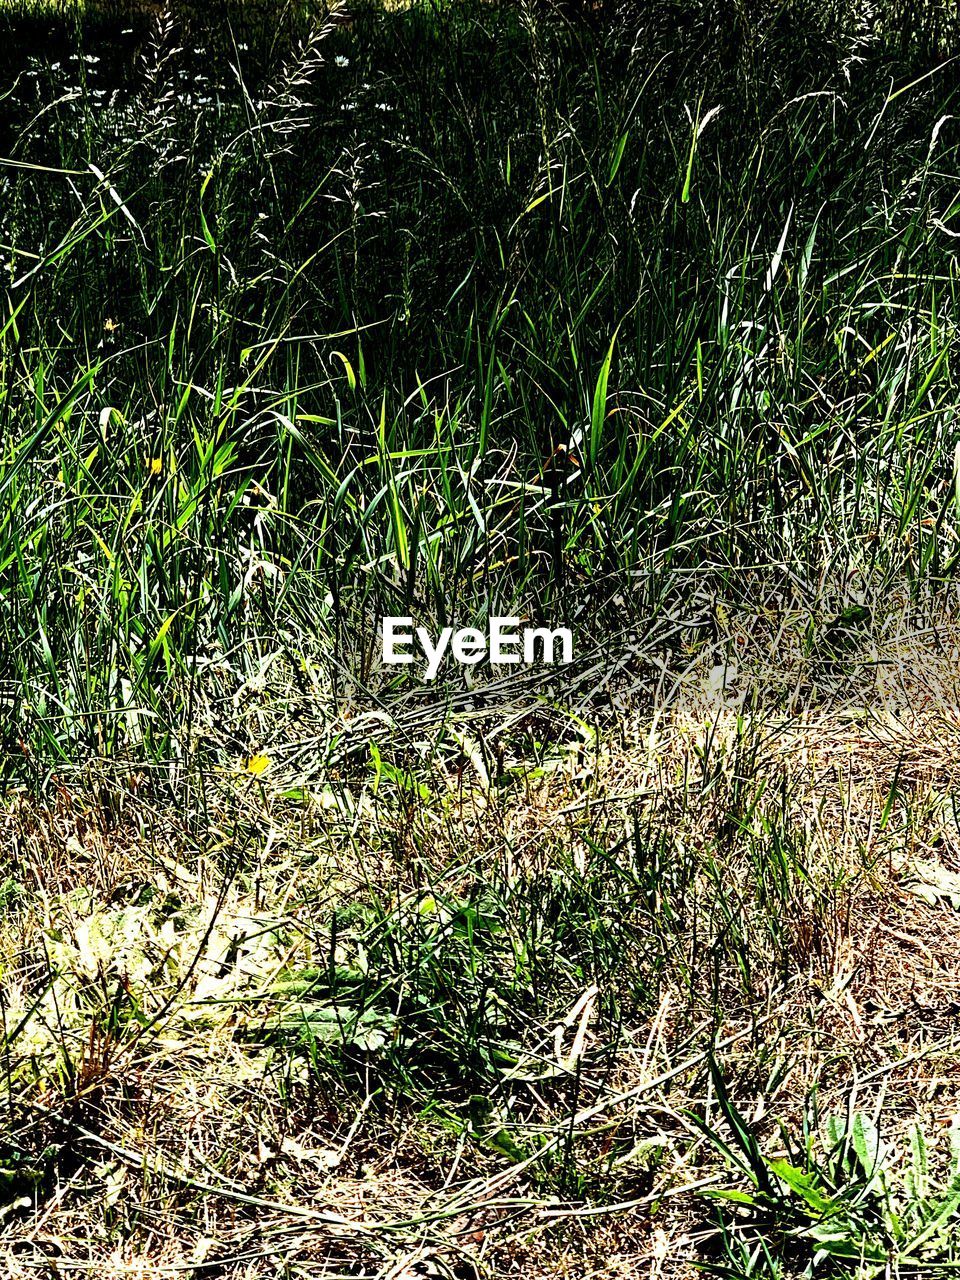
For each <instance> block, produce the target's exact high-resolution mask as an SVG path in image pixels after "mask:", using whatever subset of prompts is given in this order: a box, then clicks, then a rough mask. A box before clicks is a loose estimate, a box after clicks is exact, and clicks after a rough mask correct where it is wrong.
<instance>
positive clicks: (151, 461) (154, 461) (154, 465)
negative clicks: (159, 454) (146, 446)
mask: <svg viewBox="0 0 960 1280" xmlns="http://www.w3.org/2000/svg"><path fill="white" fill-rule="evenodd" d="M147 465H148V466H149V468H150V474H151V475H152V476H158V475H160V474H161V472H162V471H163V459H162V458H148V459H147Z"/></svg>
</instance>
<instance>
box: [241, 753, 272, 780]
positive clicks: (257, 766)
mask: <svg viewBox="0 0 960 1280" xmlns="http://www.w3.org/2000/svg"><path fill="white" fill-rule="evenodd" d="M270 764H271V761H270V757H269V756H267V755H264V754H263V752H262V751H259V752H257V754H256V755H253V756H249V757H248V758H247V759H246V760H245V761H244V762H243V767H244V769H246V771H247V773H252V774H253V776H254V777H255V778H259V777H260V775H261V774H262V773H266V772H267V770H268V769H269V768H270Z"/></svg>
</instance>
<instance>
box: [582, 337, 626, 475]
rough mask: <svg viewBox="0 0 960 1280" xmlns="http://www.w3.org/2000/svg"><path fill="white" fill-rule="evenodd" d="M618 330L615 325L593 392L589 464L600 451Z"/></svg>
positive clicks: (594, 461) (592, 463)
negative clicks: (608, 385)
mask: <svg viewBox="0 0 960 1280" xmlns="http://www.w3.org/2000/svg"><path fill="white" fill-rule="evenodd" d="M619 332H620V326H619V325H617V327H616V329H614V331H613V337H612V338H611V339H610V346H609V348H608V349H607V354H606V358H605V359H604V362H603V364H602V365H601V366H600V374H599V376H598V378H597V385H596V387H595V388H594V392H593V411H592V413H591V415H590V454H589V456H590V465H591V467H592V466H594V465H595V464H596V461H597V455H598V454H599V452H600V439H601V437H602V435H603V423H604V419H605V418H606V416H607V384H608V382H609V381H610V366H611V364H612V363H613V347H614V343H615V342H616V341H617V334H618V333H619Z"/></svg>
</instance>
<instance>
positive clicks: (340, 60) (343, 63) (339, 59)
mask: <svg viewBox="0 0 960 1280" xmlns="http://www.w3.org/2000/svg"><path fill="white" fill-rule="evenodd" d="M334 62H335V63H336V64H337V66H338V67H349V65H350V59H349V58H345V57H344V56H343V54H342V53H338V54H337V56H336V57H335V58H334Z"/></svg>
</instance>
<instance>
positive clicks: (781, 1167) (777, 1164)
mask: <svg viewBox="0 0 960 1280" xmlns="http://www.w3.org/2000/svg"><path fill="white" fill-rule="evenodd" d="M770 1170H771V1172H772V1173H775V1174H776V1175H777V1177H778V1178H780V1179H781V1180H782V1181H783V1182H785V1183H786V1184H787V1186H788V1187H789V1188H790V1190H791V1191H794V1192H796V1194H797V1195H798V1196H800V1198H801V1199H802V1200H803V1201H804V1202H805V1203H806V1204H807V1205H808V1206H809V1207H810V1208H811V1209H812V1210H813V1211H814V1212H815V1213H829V1212H830V1211H831V1210H832V1209H833V1208H834V1201H833V1200H831V1199H830V1197H829V1196H825V1195H824V1194H823V1192H822V1191H821V1190H820V1189H819V1187H818V1186H817V1178H816V1175H815V1174H813V1173H804V1172H803V1170H802V1169H798V1168H797V1167H796V1166H795V1165H792V1164H790V1163H789V1162H788V1161H787V1160H771V1161H770Z"/></svg>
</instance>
